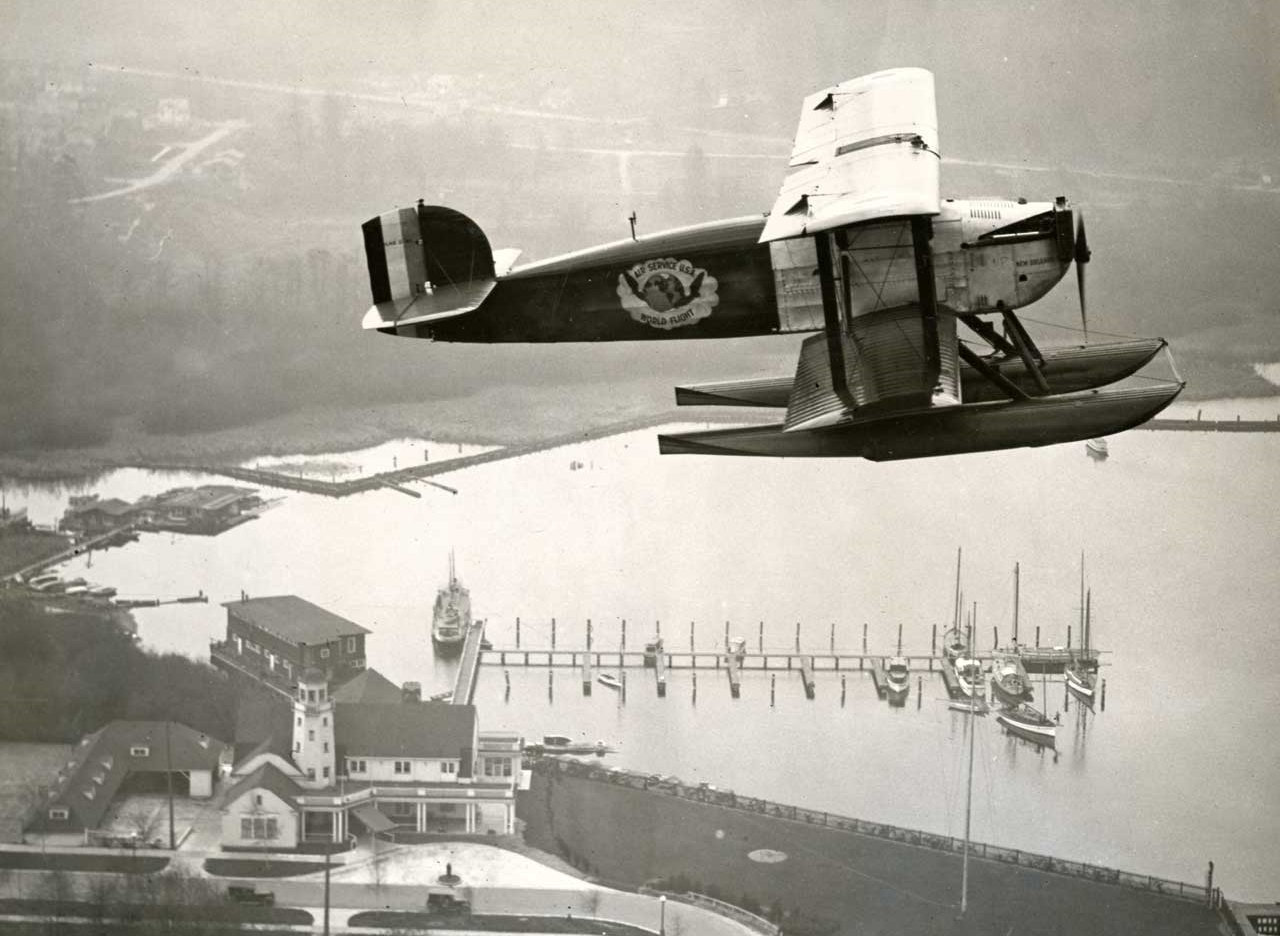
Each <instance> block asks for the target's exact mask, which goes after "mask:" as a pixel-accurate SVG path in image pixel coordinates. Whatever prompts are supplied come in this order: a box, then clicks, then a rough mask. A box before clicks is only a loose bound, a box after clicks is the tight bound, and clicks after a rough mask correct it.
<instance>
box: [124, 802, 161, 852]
mask: <svg viewBox="0 0 1280 936" xmlns="http://www.w3.org/2000/svg"><path fill="white" fill-rule="evenodd" d="M120 818H121V821H123V823H124V825H125V828H127V829H128V830H129V831H130V832H132V833H133V834H134V835H136V836H137V837H138V841H140V842H142V843H143V844H146V843H148V842H150V841H151V840H152V839H153V838H154V837H155V835H156V833H157V832H159V830H160V814H159V813H158V812H156V811H155V810H153V809H148V808H147V807H146V805H144V804H138V805H136V806H134V807H133V808H132V809H130V810H129V811H128V812H127V813H125V814H124V815H123V816H121V817H120Z"/></svg>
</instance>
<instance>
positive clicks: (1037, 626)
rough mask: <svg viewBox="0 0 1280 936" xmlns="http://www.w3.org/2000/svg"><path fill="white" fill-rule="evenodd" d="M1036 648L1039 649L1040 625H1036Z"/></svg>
mask: <svg viewBox="0 0 1280 936" xmlns="http://www.w3.org/2000/svg"><path fill="white" fill-rule="evenodd" d="M1036 649H1037V650H1039V649H1040V625H1039V624H1037V625H1036Z"/></svg>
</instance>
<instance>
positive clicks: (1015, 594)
mask: <svg viewBox="0 0 1280 936" xmlns="http://www.w3.org/2000/svg"><path fill="white" fill-rule="evenodd" d="M1019 580H1020V576H1019V572H1018V563H1016V562H1015V563H1014V564H1013V645H1014V646H1015V647H1016V646H1017V645H1018V585H1019Z"/></svg>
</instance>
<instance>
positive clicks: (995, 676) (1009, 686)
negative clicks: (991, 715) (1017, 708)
mask: <svg viewBox="0 0 1280 936" xmlns="http://www.w3.org/2000/svg"><path fill="white" fill-rule="evenodd" d="M991 691H992V693H993V694H994V695H995V696H996V697H997V698H998V699H1000V701H1001V702H1003V703H1005V704H1006V705H1021V704H1022V703H1023V702H1030V701H1031V700H1032V698H1034V693H1033V692H1032V690H1031V686H1030V685H1029V684H1028V682H1027V681H1026V680H1025V679H1024V678H1023V671H1022V669H1020V668H1019V666H1018V663H1017V661H1016V660H1013V659H1010V658H1008V657H1006V658H1003V659H999V660H997V661H996V663H995V666H994V667H993V668H992V671H991Z"/></svg>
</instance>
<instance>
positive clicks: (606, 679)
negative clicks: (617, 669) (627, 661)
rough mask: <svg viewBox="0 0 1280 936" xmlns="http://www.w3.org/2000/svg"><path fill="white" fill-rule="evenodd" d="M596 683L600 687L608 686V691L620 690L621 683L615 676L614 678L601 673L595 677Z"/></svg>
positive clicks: (608, 674)
mask: <svg viewBox="0 0 1280 936" xmlns="http://www.w3.org/2000/svg"><path fill="white" fill-rule="evenodd" d="M596 682H598V683H600V685H602V686H608V687H609V688H610V689H621V688H622V682H621V681H620V680H619V679H618V677H617V676H614V675H613V674H611V673H601V674H600V675H598V676H597V677H596Z"/></svg>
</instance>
